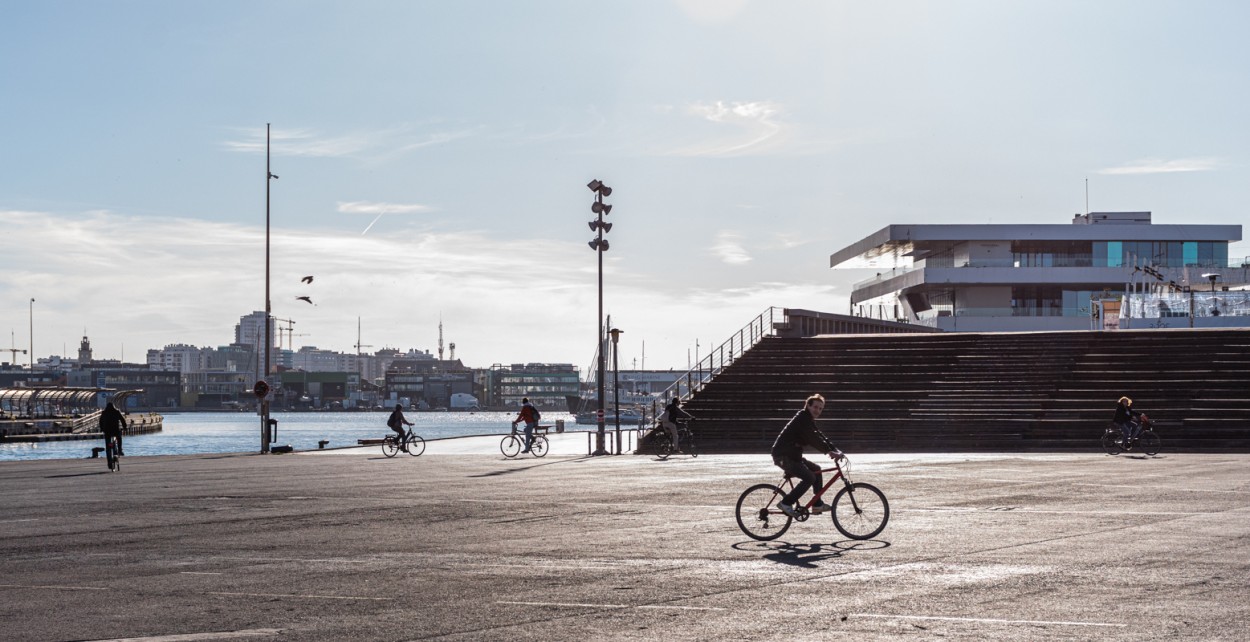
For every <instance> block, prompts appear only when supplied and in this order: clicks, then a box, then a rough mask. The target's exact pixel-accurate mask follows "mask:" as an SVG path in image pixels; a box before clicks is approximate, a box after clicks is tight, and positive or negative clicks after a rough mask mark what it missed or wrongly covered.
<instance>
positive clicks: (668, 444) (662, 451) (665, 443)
mask: <svg viewBox="0 0 1250 642" xmlns="http://www.w3.org/2000/svg"><path fill="white" fill-rule="evenodd" d="M651 443H653V444H655V456H656V457H659V458H660V459H668V456H669V455H671V454H673V442H672V441H670V440H669V438H668V435H667V434H658V435H656V436H655V437H653V438H652V442H651Z"/></svg>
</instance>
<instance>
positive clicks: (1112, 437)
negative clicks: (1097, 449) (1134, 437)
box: [1102, 429, 1122, 455]
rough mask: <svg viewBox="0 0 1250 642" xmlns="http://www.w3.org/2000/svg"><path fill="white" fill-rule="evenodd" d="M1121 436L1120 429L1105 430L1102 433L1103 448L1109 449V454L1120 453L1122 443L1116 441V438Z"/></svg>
mask: <svg viewBox="0 0 1250 642" xmlns="http://www.w3.org/2000/svg"><path fill="white" fill-rule="evenodd" d="M1121 438H1122V437H1121V435H1120V431H1119V429H1116V430H1106V431H1104V432H1103V433H1102V449H1103V450H1105V451H1107V454H1108V455H1118V454H1120V445H1119V444H1117V443H1116V440H1118V439H1121Z"/></svg>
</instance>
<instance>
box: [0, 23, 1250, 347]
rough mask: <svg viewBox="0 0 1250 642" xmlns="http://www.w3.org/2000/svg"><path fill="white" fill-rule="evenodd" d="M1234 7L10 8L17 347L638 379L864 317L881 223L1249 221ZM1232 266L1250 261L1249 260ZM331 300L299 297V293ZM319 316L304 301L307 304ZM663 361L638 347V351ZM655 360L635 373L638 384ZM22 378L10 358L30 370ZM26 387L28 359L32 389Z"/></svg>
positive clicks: (1244, 64) (1245, 70)
mask: <svg viewBox="0 0 1250 642" xmlns="http://www.w3.org/2000/svg"><path fill="white" fill-rule="evenodd" d="M1246 24H1250V5H1247V4H1246V3H1242V2H1232V1H1229V2H1214V1H1205V2H1204V1H1198V2H1193V1H1187V2H1180V1H1177V2H1157V1H1156V2H1143V1H1123V2H1117V1H1100V2H1076V1H1073V2H1065V1H1055V0H1047V1H1035V2H1034V1H1021V2H1003V1H1001V0H985V1H971V0H967V1H951V2H938V1H929V2H873V3H865V2H838V1H819V2H815V1H813V2H787V1H778V2H761V1H754V0H631V1H629V2H624V1H621V2H598V1H572V0H569V1H555V0H550V1H546V0H544V1H537V0H536V1H518V2H506V3H505V2H494V1H491V2H485V1H481V2H477V1H457V2H419V1H409V2H399V1H394V2H390V1H388V2H382V1H369V0H365V1H356V2H351V3H348V2H304V1H301V2H294V1H291V2H278V1H264V0H260V1H247V2H237V1H230V0H225V1H223V0H214V1H212V2H195V1H186V2H163V1H142V0H135V1H113V0H101V1H96V2H90V1H86V0H81V1H73V2H67V1H61V0H40V1H38V2H34V1H23V0H0V36H2V37H0V84H2V86H3V99H2V100H0V141H2V144H3V148H4V152H3V154H0V302H3V304H2V305H0V330H3V331H7V332H6V333H8V334H10V337H0V347H5V348H7V347H9V343H10V342H12V343H15V344H16V346H17V347H18V348H19V349H20V348H25V347H26V346H27V344H28V342H29V328H28V324H29V316H30V307H29V299H30V298H32V297H33V298H35V299H36V303H35V304H34V319H35V333H34V334H35V337H34V339H35V354H36V355H37V356H40V357H42V356H47V355H49V354H62V353H64V352H66V351H68V352H69V353H71V354H72V353H74V351H75V349H76V345H77V342H78V340H79V338H80V337H81V336H82V333H83V331H84V330H86V332H87V334H88V335H89V336H90V337H91V340H92V344H93V346H94V347H95V351H96V355H97V356H100V357H106V358H118V357H124V358H125V359H126V360H128V361H136V360H142V359H143V355H144V353H145V351H146V350H147V349H148V348H155V347H160V346H163V345H166V344H169V343H175V342H181V343H191V344H195V345H201V346H215V345H224V344H226V343H229V342H230V341H231V340H232V331H233V326H234V324H235V323H237V321H238V318H239V317H240V316H242V315H245V314H247V313H249V312H251V311H253V310H258V309H263V305H264V283H263V279H262V278H261V275H263V269H264V216H265V180H264V176H265V174H264V172H265V165H264V163H265V155H264V151H265V125H266V123H272V143H271V144H272V170H273V172H274V173H275V174H277V175H279V176H280V177H281V178H279V179H278V180H275V181H273V182H272V184H271V189H272V201H271V217H272V218H271V230H272V234H273V236H272V240H271V252H272V255H271V256H272V273H273V277H272V294H271V299H272V301H273V311H274V314H275V315H276V316H278V317H280V318H289V319H293V320H295V322H296V323H295V332H296V333H297V334H298V335H302V336H296V337H295V343H296V345H297V346H298V345H316V346H318V347H321V348H329V349H337V350H343V351H352V350H354V348H353V347H352V346H353V345H354V344H355V343H356V321H357V317H360V318H361V320H362V321H361V323H362V325H363V340H362V343H364V344H368V345H371V346H373V347H374V348H375V349H376V348H381V347H395V348H400V349H408V348H418V349H428V350H435V349H436V347H437V341H438V323H439V319H440V318H441V319H442V321H443V324H444V336H445V340H446V341H447V342H448V343H450V342H455V343H456V344H457V352H456V356H457V357H459V358H461V359H463V360H464V361H465V362H466V363H468V364H469V365H473V366H478V367H485V366H489V365H491V364H492V363H515V362H530V361H544V362H570V363H574V364H576V365H578V366H581V367H585V366H587V365H589V363H590V361H591V358H592V355H593V350H594V337H595V326H596V263H595V253H594V252H593V251H592V250H591V249H590V248H589V247H587V246H586V242H587V241H589V240H590V239H591V238H592V234H591V233H590V230H589V228H588V227H587V221H589V220H591V219H592V218H593V214H592V213H591V212H590V210H589V205H590V203H591V200H592V194H591V192H590V191H589V190H588V189H587V188H586V187H585V185H586V183H587V182H589V181H590V180H591V179H593V178H600V179H602V180H603V181H604V182H605V183H607V184H608V185H611V186H612V187H613V189H614V193H613V195H612V196H611V197H610V198H609V199H608V202H610V203H612V204H613V206H614V209H613V212H612V213H611V215H609V217H608V219H609V221H610V222H612V223H613V224H614V228H613V229H612V231H611V232H610V233H609V234H608V236H607V238H608V239H609V241H610V243H611V249H610V250H609V251H608V252H607V254H605V261H606V263H605V265H606V267H605V277H604V278H605V306H606V309H607V311H608V312H609V313H610V314H611V315H612V317H613V321H614V324H615V325H617V326H618V327H620V328H622V329H624V330H625V335H623V339H622V350H621V358H622V367H625V366H626V365H630V366H633V365H637V366H642V365H643V359H644V358H645V365H646V366H647V367H649V368H668V367H673V368H685V367H686V366H687V364H688V360H689V358H690V357H693V355H694V351H695V345H696V342H698V345H699V350H700V351H701V353H705V352H706V350H707V348H708V347H709V346H712V345H716V344H719V343H720V342H721V341H723V340H724V339H726V338H727V337H728V336H729V335H730V334H731V333H732V332H735V331H736V330H737V329H738V328H740V327H741V326H743V325H745V324H746V323H748V322H749V321H750V320H751V319H752V318H753V317H754V316H755V315H757V314H759V313H760V312H762V311H763V310H765V309H766V308H768V307H769V306H780V307H795V308H805V309H814V310H822V311H830V312H846V310H847V297H848V295H849V291H850V285H851V284H852V283H853V282H855V281H856V280H859V279H861V278H863V276H864V274H863V273H856V272H853V271H842V270H830V269H829V268H828V257H829V255H830V254H831V253H832V252H834V251H836V250H837V249H839V248H841V247H843V246H845V245H847V244H850V243H852V242H854V241H857V240H859V239H860V238H862V237H864V236H866V235H867V234H870V233H871V232H873V231H875V230H877V229H879V228H881V227H883V226H885V225H887V224H891V223H901V224H905V223H987V222H993V223H1013V222H1014V223H1022V222H1047V223H1067V222H1068V221H1070V220H1071V217H1072V215H1073V214H1074V213H1077V212H1082V211H1084V210H1085V207H1086V205H1085V198H1086V195H1085V181H1086V179H1088V181H1089V207H1090V209H1091V210H1094V211H1117V210H1150V211H1152V212H1154V220H1155V222H1156V223H1193V222H1201V223H1211V224H1240V225H1244V224H1245V223H1246V222H1247V221H1246V219H1247V217H1246V215H1245V209H1244V206H1245V204H1246V203H1247V202H1250V198H1248V197H1250V193H1248V192H1250V171H1248V170H1250V165H1248V160H1250V159H1248V158H1247V151H1246V150H1247V149H1250V136H1248V135H1247V131H1248V129H1247V127H1246V125H1245V116H1244V114H1245V110H1246V105H1247V104H1250V48H1248V46H1247V45H1246V44H1245V43H1246V39H1245V37H1244V33H1243V31H1244V26H1245V25H1246ZM1231 254H1233V255H1236V256H1245V255H1250V248H1248V247H1247V244H1245V243H1242V244H1239V245H1237V246H1235V247H1234V248H1233V250H1232V251H1231ZM309 274H311V275H314V276H315V277H316V279H315V281H314V282H313V283H312V284H307V285H306V284H303V283H301V282H300V281H299V279H300V277H301V276H304V275H309ZM302 295H308V296H311V297H312V299H313V301H314V303H315V304H316V305H313V306H310V305H308V304H305V303H303V302H301V301H297V300H295V297H296V296H302ZM644 346H645V347H644ZM644 350H645V353H644ZM0 355H3V357H0V359H3V360H6V361H7V360H9V358H8V353H0ZM22 360H23V361H25V358H24V357H23V358H22Z"/></svg>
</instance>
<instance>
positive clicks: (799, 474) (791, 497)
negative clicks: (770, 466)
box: [773, 457, 824, 506]
mask: <svg viewBox="0 0 1250 642" xmlns="http://www.w3.org/2000/svg"><path fill="white" fill-rule="evenodd" d="M773 463H774V464H776V465H777V466H779V467H780V468H781V470H783V471H785V473H786V475H787V476H789V477H794V478H795V479H798V480H799V482H798V483H797V484H795V485H794V490H791V491H790V492H789V493H788V494H787V495H786V496H785V498H783V499H782V500H781V501H782V502H785V503H786V504H789V505H791V506H793V505H794V504H795V502H797V501H799V498H800V497H802V496H803V493H806V492H807V489H809V488H812V487H816V488H820V487H822V486H824V483H823V482H822V481H821V474H820V466H818V465H816V464H815V463H813V462H810V461H808V460H807V459H805V458H801V457H800V458H799V459H791V458H789V457H773Z"/></svg>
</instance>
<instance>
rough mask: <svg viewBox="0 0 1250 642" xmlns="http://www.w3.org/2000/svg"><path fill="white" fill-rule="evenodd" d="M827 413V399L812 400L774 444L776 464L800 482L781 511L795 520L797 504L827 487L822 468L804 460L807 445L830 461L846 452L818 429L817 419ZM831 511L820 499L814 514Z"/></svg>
mask: <svg viewBox="0 0 1250 642" xmlns="http://www.w3.org/2000/svg"><path fill="white" fill-rule="evenodd" d="M824 410H825V398H824V397H822V396H821V395H819V394H814V395H812V396H810V397H808V398H807V401H806V402H805V403H804V404H803V409H802V410H800V411H798V412H796V413H794V418H793V419H791V420H790V423H788V424H786V427H785V428H782V429H781V433H780V434H778V435H777V441H775V442H773V453H772V454H773V463H774V464H776V465H777V466H778V467H780V468H781V470H782V471H784V472H785V473H786V475H787V476H790V477H795V478H797V479H798V480H799V482H798V483H797V484H795V485H794V489H793V490H791V491H790V492H789V493H788V494H786V496H785V497H783V498H782V499H781V503H780V504H779V505H778V508H780V509H781V512H783V513H785V514H786V515H789V516H790V517H794V514H795V511H794V505H795V502H797V501H798V500H799V497H801V496H802V495H803V493H805V492H807V489H808V488H820V487H821V486H823V485H824V484H823V483H822V481H821V475H820V466H818V465H816V464H815V463H813V462H811V461H808V460H807V459H805V458H804V457H803V446H805V445H806V446H811V447H812V448H816V449H819V450H820V451H821V452H823V453H828V454H829V458H830V459H837V458H838V457H841V456H842V451H840V450H838V449H837V448H835V447H834V446H833V444H831V443H829V440H828V439H827V438H826V437H825V435H824V433H822V432H820V429H818V428H817V427H816V419H817V418H818V417H820V413H821V412H824ZM827 510H829V505H828V504H826V503H825V502H824V500H817V502H816V503H815V504H813V505H812V513H813V514H819V513H823V512H825V511H827Z"/></svg>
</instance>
